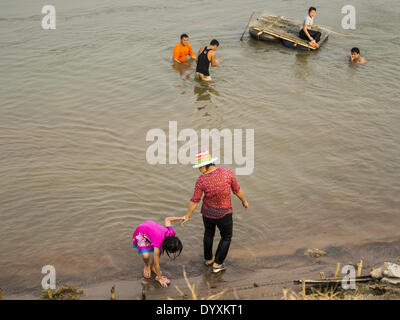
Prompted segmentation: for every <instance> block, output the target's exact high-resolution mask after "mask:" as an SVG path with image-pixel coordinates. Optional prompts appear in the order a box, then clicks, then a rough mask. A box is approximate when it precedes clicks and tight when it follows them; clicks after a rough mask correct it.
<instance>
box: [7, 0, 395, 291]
mask: <svg viewBox="0 0 400 320" xmlns="http://www.w3.org/2000/svg"><path fill="white" fill-rule="evenodd" d="M46 4H47V2H46V1H39V0H33V1H14V0H2V1H1V4H0V8H1V10H0V46H1V48H0V72H1V78H0V81H1V85H0V98H1V99H0V287H2V288H3V289H4V290H8V291H10V292H20V291H24V290H40V281H41V279H42V277H43V275H42V274H41V269H42V267H43V266H44V265H53V266H55V268H56V270H57V280H60V281H64V282H68V281H72V282H73V283H77V284H84V283H94V282H98V281H102V280H106V279H117V278H118V279H140V276H141V274H140V273H141V269H142V264H141V262H140V257H139V256H138V254H137V252H136V251H135V250H133V249H132V243H131V237H132V232H133V230H134V228H135V227H136V226H137V225H138V224H139V223H140V222H142V221H143V220H147V219H151V220H155V221H157V222H159V223H162V222H163V219H164V218H165V217H166V216H181V215H182V216H183V215H184V214H185V213H186V208H187V205H188V202H189V200H190V198H191V196H192V193H193V190H194V184H195V181H196V179H197V177H198V176H199V171H198V170H197V169H192V168H191V166H190V165H188V164H182V163H178V164H172V163H167V164H166V165H162V164H156V165H151V164H149V162H148V161H147V160H146V151H147V150H148V147H149V146H150V145H151V143H150V142H148V141H146V134H147V133H148V132H149V130H151V129H154V128H161V129H163V130H164V131H165V132H166V134H168V126H169V121H176V123H177V127H178V131H180V130H182V129H185V128H190V129H194V130H196V132H199V130H200V129H212V128H217V129H220V130H221V129H224V128H227V129H229V130H231V131H233V130H234V129H243V130H245V129H254V170H253V171H252V173H251V174H250V175H238V176H237V179H238V182H239V184H240V185H241V187H242V189H243V191H244V192H245V194H246V197H247V200H248V202H249V205H250V208H249V210H247V211H245V210H244V209H243V208H242V207H241V203H240V201H239V200H238V199H237V198H236V197H234V196H233V197H232V201H233V209H234V221H235V222H234V223H235V224H234V236H233V241H232V245H231V251H230V255H229V256H228V259H227V265H229V264H230V265H231V266H233V269H234V270H236V271H240V270H242V269H241V268H245V267H249V266H251V267H252V268H254V269H257V268H265V267H269V265H268V259H267V260H261V261H266V262H265V263H259V262H256V261H257V257H258V256H260V257H261V256H265V257H267V256H279V255H286V254H290V253H292V252H295V251H296V250H299V249H301V248H308V247H319V248H324V247H328V246H349V245H354V244H362V243H368V242H379V241H392V240H393V241H394V240H396V239H399V237H400V219H399V214H400V212H399V204H400V201H399V199H400V197H399V193H400V179H399V178H400V171H399V170H400V145H399V139H400V125H399V124H400V109H399V102H400V94H399V88H400V85H399V80H400V75H399V74H400V57H399V49H400V36H399V33H398V30H399V19H398V17H399V14H400V6H399V3H398V1H397V0H396V1H394V0H388V1H385V4H384V5H383V4H382V3H380V2H376V1H370V0H368V1H365V0H354V1H352V5H353V6H354V7H355V8H356V10H357V24H356V29H355V30H344V29H342V27H341V19H342V17H343V14H342V13H341V8H342V7H343V6H344V5H346V4H348V3H347V2H346V1H334V2H332V1H328V0H325V1H316V3H315V6H317V8H318V11H317V16H316V18H315V23H316V24H320V25H324V26H327V27H329V28H331V29H332V30H335V31H336V32H339V33H346V34H352V35H354V37H353V38H349V37H342V36H340V35H335V34H331V36H330V38H329V40H328V41H327V42H326V43H324V44H323V46H322V47H321V49H320V50H319V51H317V52H312V53H310V52H298V51H293V50H291V49H288V48H285V47H283V46H282V45H281V44H279V43H275V44H269V43H262V42H258V41H255V40H253V39H250V38H249V36H248V34H246V35H245V37H244V40H243V41H239V38H240V35H241V33H242V31H243V29H244V27H245V25H246V23H247V21H248V19H249V16H250V13H251V12H252V11H253V10H255V11H256V15H255V16H259V15H260V14H262V13H264V12H268V13H272V14H277V15H285V16H287V17H291V18H294V19H296V20H302V19H303V18H304V16H305V14H306V10H307V8H308V6H309V5H310V3H309V2H308V1H304V0H300V1H274V2H266V1H261V0H254V1H238V0H233V1H228V0H221V1H197V0H196V1H176V0H172V1H161V0H155V1H148V0H135V1H131V0H120V1H116V0H115V1H111V0H100V1H94V0H89V1H76V0H71V1H61V0H54V1H52V4H53V5H54V6H55V8H56V13H57V20H56V21H57V27H56V30H43V29H42V28H41V19H42V17H43V16H44V15H42V14H41V8H42V6H44V5H46ZM183 32H186V33H188V34H189V35H190V37H191V39H190V42H191V44H192V46H193V48H194V50H195V51H196V52H197V50H198V49H199V48H200V47H201V46H204V45H207V44H208V43H209V41H210V40H211V39H212V38H216V39H218V40H219V42H220V44H221V45H220V47H219V48H218V50H217V59H222V60H223V62H222V64H221V66H219V67H218V68H212V69H211V76H212V77H213V80H214V81H213V82H211V83H209V84H202V83H199V82H197V81H195V80H194V77H193V73H192V72H193V71H194V68H195V65H194V64H192V65H191V66H190V67H189V70H188V71H187V73H186V74H188V76H187V77H185V75H183V76H180V75H179V73H177V72H176V70H175V69H174V68H173V66H172V62H171V59H170V57H171V54H172V49H173V47H174V45H175V44H176V43H177V42H178V41H179V35H180V34H181V33H183ZM353 46H358V47H359V48H360V49H361V54H362V55H363V56H364V57H365V58H366V59H367V61H368V64H367V65H365V66H350V65H349V63H348V55H349V52H350V49H351V48H352V47H353ZM244 144H245V142H244ZM220 165H221V166H225V167H229V168H231V169H233V170H234V169H236V168H237V167H240V165H238V164H236V163H233V164H224V163H221V164H220ZM175 230H176V232H177V235H178V236H179V237H180V238H181V239H182V241H183V244H184V250H183V252H182V255H181V256H180V257H179V258H178V259H177V260H176V261H173V262H167V261H166V260H167V259H166V258H163V259H162V260H161V263H162V268H163V266H164V268H166V270H167V272H168V273H169V274H170V275H171V276H172V277H179V276H180V274H181V269H180V265H182V264H186V265H188V266H190V267H189V271H190V272H191V273H192V274H195V275H196V274H200V273H201V263H202V235H203V226H202V220H201V216H200V214H199V209H197V211H196V212H195V214H194V215H193V218H192V220H191V221H190V222H189V223H188V224H187V225H186V226H185V227H184V228H181V227H179V226H176V228H175ZM217 239H218V237H217ZM163 263H164V264H163ZM178 266H179V267H178Z"/></svg>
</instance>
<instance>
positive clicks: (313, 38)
mask: <svg viewBox="0 0 400 320" xmlns="http://www.w3.org/2000/svg"><path fill="white" fill-rule="evenodd" d="M316 14H317V9H316V8H315V7H310V8H309V9H308V15H307V16H306V17H305V18H304V21H303V28H302V29H301V30H300V32H299V37H300V38H301V39H303V40H308V41H309V44H310V45H311V46H313V47H315V48H319V44H318V42H319V40H320V39H321V32H319V31H315V30H310V29H309V27H311V26H312V25H313V24H314V17H315V15H316Z"/></svg>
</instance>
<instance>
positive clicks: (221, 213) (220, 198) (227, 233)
mask: <svg viewBox="0 0 400 320" xmlns="http://www.w3.org/2000/svg"><path fill="white" fill-rule="evenodd" d="M216 160H218V158H212V157H211V155H210V153H209V152H208V151H203V152H199V153H198V154H197V155H196V164H195V165H194V166H193V168H199V170H200V172H201V173H202V175H201V176H200V177H199V178H198V179H197V181H196V186H195V190H194V194H193V196H192V198H191V199H190V203H189V208H188V210H187V213H186V215H185V217H184V218H185V219H184V221H183V222H182V223H181V225H182V226H184V224H185V223H186V222H188V221H189V220H190V216H191V215H192V213H193V211H194V210H195V209H196V207H197V205H198V203H199V202H200V200H201V196H202V194H203V193H204V197H203V204H202V206H201V213H202V215H203V223H204V229H205V231H204V239H203V245H204V259H205V261H204V264H205V265H206V266H211V265H212V266H213V272H215V273H217V272H220V271H222V270H225V265H224V260H225V258H226V256H227V254H228V250H229V246H230V243H231V238H232V229H233V220H232V212H233V211H232V203H231V190H232V191H233V193H234V194H235V195H236V196H237V197H238V198H239V199H240V200H241V201H242V205H243V207H245V208H246V209H247V208H248V207H249V204H248V203H247V201H246V198H245V196H244V193H243V191H242V189H241V188H240V186H239V184H238V183H237V181H236V177H235V175H234V174H233V172H232V170H230V169H227V168H217V167H216V166H215V164H214V162H215V161H216ZM215 227H218V229H219V232H220V234H221V240H220V241H219V244H218V248H217V251H216V253H215V257H213V254H212V249H213V241H214V235H215Z"/></svg>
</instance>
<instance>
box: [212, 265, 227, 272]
mask: <svg viewBox="0 0 400 320" xmlns="http://www.w3.org/2000/svg"><path fill="white" fill-rule="evenodd" d="M225 269H226V268H225V264H221V265H220V266H219V267H217V268H215V267H213V272H214V273H218V272H221V271H223V270H225Z"/></svg>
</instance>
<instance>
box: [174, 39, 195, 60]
mask: <svg viewBox="0 0 400 320" xmlns="http://www.w3.org/2000/svg"><path fill="white" fill-rule="evenodd" d="M188 55H190V56H194V53H193V49H192V46H191V45H190V44H187V45H186V46H183V45H182V43H180V42H179V43H178V44H177V45H176V46H175V48H174V55H173V57H172V59H176V60H178V61H180V62H185V61H186V60H187V59H188V58H187V56H188Z"/></svg>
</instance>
